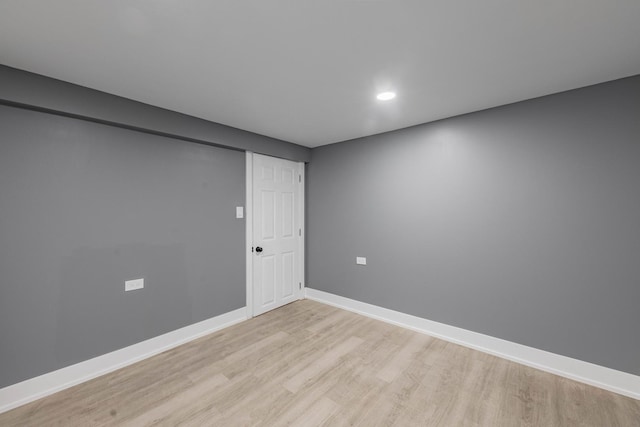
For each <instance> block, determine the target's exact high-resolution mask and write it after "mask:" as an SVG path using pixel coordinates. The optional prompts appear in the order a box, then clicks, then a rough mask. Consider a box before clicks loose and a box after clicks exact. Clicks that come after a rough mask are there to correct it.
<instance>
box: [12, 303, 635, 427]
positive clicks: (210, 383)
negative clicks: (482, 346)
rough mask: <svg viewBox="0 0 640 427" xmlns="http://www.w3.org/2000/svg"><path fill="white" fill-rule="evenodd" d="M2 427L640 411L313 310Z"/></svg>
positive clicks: (228, 336)
mask: <svg viewBox="0 0 640 427" xmlns="http://www.w3.org/2000/svg"><path fill="white" fill-rule="evenodd" d="M0 425H1V426H18V425H19V426H50V425H63V426H103V425H123V426H136V427H138V426H145V425H163V426H165V425H166V426H174V425H193V426H202V425H211V426H225V427H226V426H245V425H261V426H280V425H299V426H305V427H307V426H316V425H328V426H350V425H358V426H378V425H379V426H456V427H457V426H492V427H493V426H509V427H511V426H597V427H613V426H624V427H635V426H640V401H637V400H633V399H630V398H627V397H623V396H620V395H617V394H614V393H610V392H607V391H603V390H600V389H597V388H594V387H590V386H587V385H583V384H580V383H577V382H573V381H570V380H567V379H564V378H560V377H557V376H554V375H551V374H548V373H545V372H541V371H537V370H535V369H531V368H527V367H525V366H522V365H518V364H516V363H512V362H509V361H506V360H503V359H499V358H497V357H494V356H490V355H487V354H484V353H480V352H478V351H474V350H470V349H467V348H465V347H461V346H458V345H455V344H451V343H447V342H445V341H442V340H438V339H435V338H431V337H428V336H426V335H421V334H418V333H415V332H411V331H408V330H405V329H402V328H399V327H396V326H392V325H388V324H385V323H382V322H379V321H376V320H372V319H369V318H366V317H363V316H359V315H356V314H353V313H350V312H347V311H343V310H340V309H336V308H333V307H330V306H327V305H323V304H320V303H317V302H313V301H308V300H304V301H299V302H296V303H293V304H290V305H288V306H285V307H282V308H280V309H278V310H275V311H272V312H269V313H266V314H264V315H262V316H260V317H257V318H255V319H252V320H249V321H246V322H243V323H241V324H238V325H236V326H233V327H231V328H227V329H225V330H223V331H220V332H217V333H215V334H212V335H209V336H206V337H204V338H201V339H199V340H197V341H194V342H191V343H189V344H186V345H183V346H181V347H178V348H176V349H173V350H170V351H168V352H165V353H162V354H160V355H158V356H156V357H153V358H151V359H147V360H145V361H143V362H140V363H137V364H135V365H132V366H129V367H126V368H123V369H121V370H119V371H116V372H113V373H111V374H108V375H105V376H103V377H100V378H97V379H95V380H92V381H89V382H87V383H84V384H81V385H78V386H76V387H73V388H70V389H67V390H65V391H62V392H60V393H57V394H55V395H52V396H49V397H46V398H44V399H41V400H39V401H37V402H34V403H31V404H28V405H25V406H23V407H20V408H17V409H14V410H13V411H10V412H7V413H5V414H1V415H0Z"/></svg>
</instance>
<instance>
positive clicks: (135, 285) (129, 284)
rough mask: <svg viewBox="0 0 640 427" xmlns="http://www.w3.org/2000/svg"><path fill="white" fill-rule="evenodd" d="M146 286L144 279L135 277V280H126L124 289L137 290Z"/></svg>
mask: <svg viewBox="0 0 640 427" xmlns="http://www.w3.org/2000/svg"><path fill="white" fill-rule="evenodd" d="M142 288H144V279H133V280H125V282H124V290H125V292H128V291H135V290H136V289H142Z"/></svg>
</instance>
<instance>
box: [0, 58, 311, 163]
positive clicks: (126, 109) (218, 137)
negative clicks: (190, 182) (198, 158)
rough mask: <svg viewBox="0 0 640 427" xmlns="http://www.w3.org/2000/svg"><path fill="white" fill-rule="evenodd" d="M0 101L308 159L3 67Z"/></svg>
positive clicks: (292, 148)
mask: <svg viewBox="0 0 640 427" xmlns="http://www.w3.org/2000/svg"><path fill="white" fill-rule="evenodd" d="M2 103H4V104H12V105H22V106H29V107H31V108H37V109H41V110H44V111H49V112H52V113H55V114H60V115H65V116H71V117H76V118H82V119H85V120H92V121H96V122H100V123H108V124H111V125H114V126H120V127H124V128H129V129H137V130H140V131H144V132H150V133H154V134H158V135H164V136H169V137H173V138H180V139H184V140H188V141H192V142H199V143H202V144H212V145H218V146H224V147H230V148H235V149H239V150H247V151H254V152H256V153H262V154H267V155H270V156H276V157H282V158H285V159H290V160H295V161H299V162H306V161H309V158H310V155H311V154H310V153H311V150H310V149H309V148H307V147H303V146H300V145H296V144H291V143H289V142H285V141H281V140H279V139H275V138H269V137H267V136H263V135H258V134H255V133H252V132H247V131H244V130H241V129H236V128H232V127H230V126H225V125H222V124H219V123H213V122H210V121H207V120H202V119H198V118H195V117H192V116H188V115H186V114H180V113H176V112H175V111H170V110H165V109H163V108H158V107H154V106H151V105H148V104H144V103H142V102H137V101H132V100H130V99H126V98H122V97H120V96H116V95H111V94H108V93H104V92H100V91H97V90H93V89H89V88H86V87H82V86H78V85H74V84H71V83H67V82H63V81H60V80H56V79H52V78H49V77H45V76H41V75H38V74H34V73H29V72H27V71H22V70H17V69H15V68H11V67H7V66H4V65H0V104H2Z"/></svg>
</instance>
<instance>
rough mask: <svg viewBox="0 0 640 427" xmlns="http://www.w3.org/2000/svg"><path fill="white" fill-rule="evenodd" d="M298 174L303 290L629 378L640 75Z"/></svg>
mask: <svg viewBox="0 0 640 427" xmlns="http://www.w3.org/2000/svg"><path fill="white" fill-rule="evenodd" d="M397 102H398V103H401V102H402V100H401V98H399V99H398V100H397ZM434 102H437V100H434ZM387 107H388V106H387ZM387 107H385V108H387ZM307 173H308V181H307V182H308V186H309V188H308V193H307V203H308V208H307V209H308V210H307V213H308V223H307V285H308V286H310V287H312V288H316V289H319V290H323V291H326V292H331V293H333V294H337V295H341V296H345V297H348V298H353V299H356V300H359V301H363V302H367V303H371V304H375V305H378V306H382V307H386V308H389V309H393V310H398V311H401V312H404V313H408V314H413V315H416V316H419V317H423V318H427V319H430V320H435V321H438V322H442V323H446V324H449V325H453V326H458V327H462V328H465V329H468V330H471V331H475V332H480V333H483V334H487V335H491V336H494V337H498V338H503V339H506V340H509V341H513V342H516V343H521V344H524V345H527V346H531V347H536V348H539V349H543V350H547V351H550V352H553V353H557V354H561V355H565V356H569V357H572V358H576V359H580V360H584V361H587V362H592V363H595V364H598V365H603V366H606V367H610V368H614V369H617V370H621V371H624V372H628V373H632V374H636V375H638V374H640V340H639V339H638V325H640V309H638V304H639V303H640V222H639V221H640V76H636V77H632V78H627V79H622V80H618V81H614V82H609V83H605V84H601V85H596V86H592V87H588V88H584V89H579V90H575V91H570V92H565V93H561V94H557V95H551V96H547V97H543V98H538V99H535V100H530V101H526V102H521V103H517V104H512V105H508V106H504V107H500V108H495V109H491V110H486V111H482V112H478V113H474V114H469V115H465V116H460V117H456V118H452V119H447V120H443V121H439V122H434V123H431V124H426V125H421V126H417V127H413V128H408V129H405V130H401V131H396V132H390V133H386V134H382V135H378V136H374V137H369V138H363V139H358V140H353V141H349V142H345V143H339V144H334V145H329V146H324V147H319V148H316V149H313V151H312V161H311V164H310V165H309V166H308V170H307ZM356 256H365V257H367V265H366V266H361V265H356Z"/></svg>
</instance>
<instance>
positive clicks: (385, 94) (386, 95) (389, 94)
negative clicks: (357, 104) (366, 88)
mask: <svg viewBox="0 0 640 427" xmlns="http://www.w3.org/2000/svg"><path fill="white" fill-rule="evenodd" d="M395 97H396V93H395V92H381V93H379V94H378V95H377V96H376V98H378V99H379V100H380V101H388V100H390V99H393V98H395Z"/></svg>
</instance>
